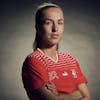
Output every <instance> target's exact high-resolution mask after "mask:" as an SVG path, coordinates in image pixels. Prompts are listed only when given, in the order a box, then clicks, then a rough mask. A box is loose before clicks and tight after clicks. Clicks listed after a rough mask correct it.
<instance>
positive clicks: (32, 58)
mask: <svg viewBox="0 0 100 100" xmlns="http://www.w3.org/2000/svg"><path fill="white" fill-rule="evenodd" d="M42 58H43V55H42V54H41V53H40V52H39V51H38V50H35V51H33V52H32V53H30V54H29V55H28V56H27V57H26V58H25V61H24V63H25V65H28V66H29V67H33V66H34V67H39V66H45V64H44V62H43V59H42Z"/></svg>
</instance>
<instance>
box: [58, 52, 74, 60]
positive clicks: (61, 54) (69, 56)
mask: <svg viewBox="0 0 100 100" xmlns="http://www.w3.org/2000/svg"><path fill="white" fill-rule="evenodd" d="M58 54H59V55H60V56H62V57H65V58H69V59H75V57H74V56H73V55H72V54H71V53H70V52H66V53H65V52H61V51H58Z"/></svg>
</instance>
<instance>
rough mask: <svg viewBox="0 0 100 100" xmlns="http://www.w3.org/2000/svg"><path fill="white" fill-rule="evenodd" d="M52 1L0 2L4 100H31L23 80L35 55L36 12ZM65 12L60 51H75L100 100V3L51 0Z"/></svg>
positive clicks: (0, 89) (0, 70)
mask: <svg viewBox="0 0 100 100" xmlns="http://www.w3.org/2000/svg"><path fill="white" fill-rule="evenodd" d="M44 1H48V0H33V1H31V0H13V1H11V0H3V1H1V2H0V10H1V11H0V100H28V98H27V95H26V93H25V90H24V88H23V84H22V80H21V68H22V63H23V61H24V59H25V57H26V56H27V55H28V54H29V53H31V52H32V50H33V49H32V44H33V40H34V34H35V28H34V11H35V9H36V6H37V5H38V4H41V3H42V2H44ZM49 1H52V2H53V3H57V4H58V5H60V6H61V7H62V8H63V10H64V13H65V32H64V37H63V39H62V41H61V45H60V50H62V51H64V52H71V53H72V54H73V55H74V56H75V57H76V58H77V59H78V61H79V62H80V65H81V69H82V70H83V72H84V74H85V75H86V77H87V79H88V86H89V89H90V91H91V94H92V98H93V100H100V75H99V74H100V68H99V67H100V45H99V43H100V7H99V5H100V3H99V0H98V1H96V0H69V1H68V0H49Z"/></svg>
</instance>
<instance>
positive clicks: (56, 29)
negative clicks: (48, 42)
mask: <svg viewBox="0 0 100 100" xmlns="http://www.w3.org/2000/svg"><path fill="white" fill-rule="evenodd" d="M57 31H58V26H57V24H56V23H53V26H52V32H57Z"/></svg>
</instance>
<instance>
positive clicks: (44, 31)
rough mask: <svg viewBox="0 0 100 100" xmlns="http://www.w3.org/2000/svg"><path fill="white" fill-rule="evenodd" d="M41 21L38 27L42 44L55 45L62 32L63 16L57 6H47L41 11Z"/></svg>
mask: <svg viewBox="0 0 100 100" xmlns="http://www.w3.org/2000/svg"><path fill="white" fill-rule="evenodd" d="M42 20H43V23H42V25H41V27H39V30H38V31H39V33H40V34H41V40H42V41H41V42H42V44H43V45H45V44H46V45H57V44H58V43H59V41H60V39H61V37H62V34H63V32H64V16H63V12H62V11H61V10H60V9H59V8H54V7H52V8H48V9H46V10H44V11H43V19H42Z"/></svg>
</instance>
